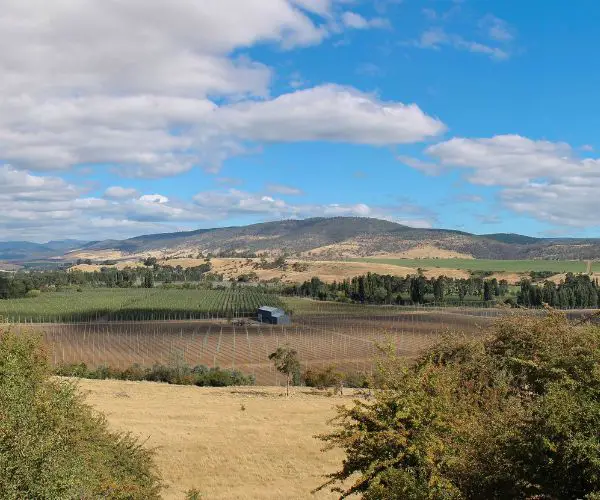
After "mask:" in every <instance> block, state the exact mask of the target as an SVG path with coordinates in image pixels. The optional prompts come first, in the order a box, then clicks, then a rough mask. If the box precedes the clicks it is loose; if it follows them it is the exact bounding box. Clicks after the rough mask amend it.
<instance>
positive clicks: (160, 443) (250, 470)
mask: <svg viewBox="0 0 600 500" xmlns="http://www.w3.org/2000/svg"><path fill="white" fill-rule="evenodd" d="M78 383H79V387H80V389H81V390H82V392H83V393H85V394H87V400H88V402H89V403H90V404H91V405H92V406H94V407H95V408H96V409H98V410H99V411H101V412H103V413H104V414H105V415H106V416H107V419H108V421H109V423H110V425H111V426H112V427H113V429H116V430H121V431H131V432H132V433H134V434H135V435H137V436H139V437H140V438H142V439H144V440H146V439H147V442H146V446H148V447H151V448H156V450H157V455H156V462H157V464H158V467H159V469H160V471H161V473H162V475H163V478H164V481H165V485H166V489H165V490H164V498H166V499H183V498H184V496H185V492H186V491H187V490H189V489H190V488H197V489H198V490H200V492H201V493H202V495H203V496H202V498H205V499H211V500H213V499H214V500H218V499H223V500H225V499H227V500H235V499H261V500H262V499H265V500H269V499H272V500H286V499H307V498H308V499H310V498H314V499H333V498H337V496H336V495H335V494H332V493H330V492H329V491H328V490H327V491H323V492H319V493H317V494H315V495H312V494H311V490H313V489H314V488H315V487H317V486H318V485H320V484H321V483H322V482H323V476H324V475H325V474H327V473H329V472H333V471H335V470H336V469H337V468H338V467H339V466H340V465H341V460H342V458H343V454H342V452H341V451H338V450H334V451H327V452H323V451H321V449H322V443H321V442H320V441H319V440H317V439H315V438H314V437H313V436H314V435H315V434H319V433H323V432H327V431H328V429H330V427H329V426H328V424H327V421H328V420H329V419H330V418H331V417H333V416H334V414H335V410H334V407H335V406H336V405H338V404H342V403H350V402H351V400H352V398H353V396H352V395H351V394H348V395H346V394H345V395H344V396H343V397H340V396H330V397H328V396H327V395H326V393H324V392H323V393H319V394H315V393H311V391H310V390H309V389H306V388H293V389H292V391H293V392H292V394H291V395H290V397H289V398H286V397H285V395H284V389H282V388H277V387H239V388H236V387H228V388H199V387H192V386H174V385H167V384H155V383H150V382H123V381H115V380H81V381H79V382H78ZM242 405H243V406H244V407H245V410H242Z"/></svg>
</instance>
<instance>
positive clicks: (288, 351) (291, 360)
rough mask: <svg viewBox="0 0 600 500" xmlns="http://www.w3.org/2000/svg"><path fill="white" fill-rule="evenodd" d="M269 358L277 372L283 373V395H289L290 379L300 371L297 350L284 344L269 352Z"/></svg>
mask: <svg viewBox="0 0 600 500" xmlns="http://www.w3.org/2000/svg"><path fill="white" fill-rule="evenodd" d="M269 359H270V360H271V361H273V363H274V364H275V368H276V369H277V371H278V372H280V373H282V374H283V375H285V377H286V379H285V395H286V396H289V395H290V380H292V378H293V377H294V375H295V374H297V373H299V372H300V360H299V359H298V352H297V351H296V350H295V349H292V348H291V347H290V346H288V345H286V346H283V347H278V348H277V350H276V351H275V352H272V353H271V354H269Z"/></svg>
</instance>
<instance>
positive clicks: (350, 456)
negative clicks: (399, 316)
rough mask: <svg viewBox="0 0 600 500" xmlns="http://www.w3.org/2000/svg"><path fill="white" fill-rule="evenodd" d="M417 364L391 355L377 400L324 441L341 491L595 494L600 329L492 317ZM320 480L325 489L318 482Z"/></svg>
mask: <svg viewBox="0 0 600 500" xmlns="http://www.w3.org/2000/svg"><path fill="white" fill-rule="evenodd" d="M489 333H490V335H489V337H488V338H487V339H486V340H479V341H475V342H465V341H460V340H447V341H445V342H444V343H442V344H440V345H439V346H437V347H435V348H433V349H431V350H430V351H429V352H428V353H427V354H426V355H425V356H423V357H422V358H421V359H419V360H418V361H417V362H416V363H415V364H414V365H413V366H411V367H409V368H406V367H405V366H404V365H403V362H402V360H400V359H397V358H395V357H394V356H393V355H391V354H390V355H389V357H388V358H387V360H386V361H385V362H384V363H382V366H381V367H380V373H379V376H378V378H377V380H378V381H379V384H380V385H379V390H378V391H376V395H375V400H374V401H373V402H368V401H357V402H356V403H355V405H354V406H353V407H346V408H344V407H342V408H340V409H339V410H338V411H339V414H338V421H337V423H338V424H339V426H338V427H337V429H336V430H335V431H334V432H332V433H331V434H329V435H326V436H323V439H324V440H325V441H327V442H328V443H329V445H330V446H332V447H342V448H343V449H344V450H345V452H346V460H345V461H344V465H343V467H342V469H341V470H340V471H338V472H337V473H335V474H333V475H332V476H330V481H329V482H328V483H327V485H334V484H340V482H341V481H344V480H347V479H349V478H350V477H353V479H354V481H353V486H351V487H350V488H348V489H346V490H344V489H340V490H338V491H341V493H342V498H343V497H346V496H348V495H350V494H352V493H358V494H360V495H362V497H363V498H365V499H378V500H379V499H415V500H416V499H488V498H490V499H493V498H498V499H499V498H511V499H513V498H514V499H527V498H530V499H533V498H536V499H542V498H544V499H575V498H589V499H592V498H599V496H598V495H599V492H600V433H599V432H598V428H599V426H600V328H598V327H595V326H574V325H572V324H570V323H569V322H568V321H567V320H566V318H565V317H564V316H562V315H560V314H558V313H553V312H552V313H549V314H548V316H547V317H545V318H539V317H538V318H536V317H531V316H521V315H519V316H517V315H515V316H511V317H509V318H503V319H500V320H499V321H498V322H497V323H496V325H495V326H494V328H493V329H492V330H491V331H490V332H489ZM324 486H325V485H324Z"/></svg>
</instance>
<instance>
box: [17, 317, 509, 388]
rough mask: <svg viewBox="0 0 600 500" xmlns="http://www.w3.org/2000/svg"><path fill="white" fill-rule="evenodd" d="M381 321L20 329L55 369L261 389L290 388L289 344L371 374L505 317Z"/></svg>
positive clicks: (315, 358) (308, 362)
mask: <svg viewBox="0 0 600 500" xmlns="http://www.w3.org/2000/svg"><path fill="white" fill-rule="evenodd" d="M381 311H382V309H377V311H376V312H375V311H374V313H375V315H372V316H370V315H365V314H318V313H317V314H311V315H305V316H299V317H296V318H294V322H293V324H292V325H290V326H271V325H260V326H259V325H258V324H256V323H249V324H242V325H233V324H231V323H228V322H225V321H223V322H215V321H167V322H158V321H154V322H93V323H73V324H44V325H35V326H30V325H27V326H23V325H21V326H19V327H18V328H35V329H39V330H40V331H42V332H43V335H44V338H45V340H46V341H47V343H48V345H49V347H50V358H51V361H52V362H53V363H54V364H57V365H58V364H67V363H80V362H84V363H86V364H87V365H88V366H90V367H95V366H99V365H107V366H111V367H113V368H126V367H128V366H130V365H132V364H134V363H137V364H139V365H142V366H151V365H153V364H154V363H162V364H169V363H173V362H174V361H176V360H177V361H178V362H181V361H185V362H186V363H187V364H189V365H191V366H195V365H205V366H208V367H217V366H218V367H220V368H228V369H236V370H239V371H241V372H243V373H245V374H252V375H254V376H255V377H256V383H257V384H258V385H279V384H281V383H283V382H284V381H283V379H282V377H281V375H280V374H278V373H277V371H276V370H275V369H274V367H273V365H272V363H271V362H270V361H269V360H268V356H269V354H270V353H271V352H273V351H274V350H275V349H276V348H277V346H280V345H284V344H289V345H290V346H292V347H294V348H295V349H296V350H297V351H298V355H299V358H300V360H301V363H302V366H303V368H309V367H327V366H329V365H335V366H337V367H339V368H340V369H343V370H346V371H356V372H363V373H370V372H371V371H372V370H373V368H374V363H375V360H376V358H377V355H378V353H379V349H378V346H381V345H383V344H389V343H390V342H391V343H393V344H394V345H395V346H396V349H397V352H398V354H400V355H403V356H406V357H407V358H410V357H414V356H416V355H417V354H418V353H419V352H421V351H422V350H423V349H424V348H426V347H427V346H429V345H431V344H432V343H434V342H435V341H436V340H438V339H439V338H440V336H441V335H443V334H445V333H447V332H448V331H455V332H461V333H463V334H465V335H468V336H471V335H479V334H480V331H481V327H484V326H485V325H488V324H489V323H490V322H491V321H492V320H493V317H495V316H496V315H497V314H498V312H497V311H494V310H489V309H488V310H485V309H483V310H482V309H445V310H433V311H430V310H417V311H401V310H400V311H399V310H398V309H390V313H389V314H387V313H382V312H381Z"/></svg>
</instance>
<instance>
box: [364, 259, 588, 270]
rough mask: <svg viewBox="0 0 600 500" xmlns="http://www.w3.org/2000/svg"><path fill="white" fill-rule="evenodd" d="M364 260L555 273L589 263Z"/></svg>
mask: <svg viewBox="0 0 600 500" xmlns="http://www.w3.org/2000/svg"><path fill="white" fill-rule="evenodd" d="M357 260H359V261H362V262H373V263H380V264H393V265H396V266H403V267H415V268H418V267H421V268H425V269H431V268H442V269H465V270H470V271H494V272H514V273H525V272H530V271H552V272H555V273H566V272H572V273H583V272H585V271H586V269H587V265H586V263H585V262H583V261H571V260H485V259H475V260H473V259H378V258H374V257H373V258H364V259H357Z"/></svg>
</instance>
